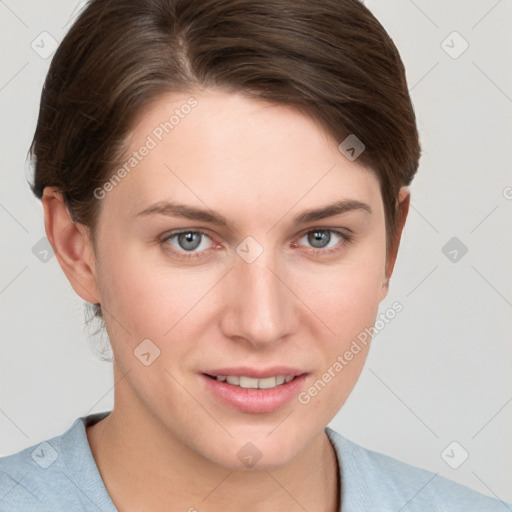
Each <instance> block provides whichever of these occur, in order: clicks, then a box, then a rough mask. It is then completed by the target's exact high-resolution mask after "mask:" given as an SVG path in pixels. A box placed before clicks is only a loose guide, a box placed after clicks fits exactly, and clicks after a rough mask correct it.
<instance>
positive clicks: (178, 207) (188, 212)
mask: <svg viewBox="0 0 512 512" xmlns="http://www.w3.org/2000/svg"><path fill="white" fill-rule="evenodd" d="M354 210H356V211H363V212H366V213H368V214H369V215H372V209H371V208H370V206H369V205H368V204H366V203H363V202H361V201H357V200H355V199H346V200H342V201H337V202H335V203H332V204H329V205H326V206H322V207H321V208H315V209H310V210H306V211H304V212H302V213H301V214H300V215H297V216H296V217H295V218H294V219H293V224H294V225H298V224H305V223H307V222H315V221H319V220H322V219H326V218H328V217H334V216H336V215H341V214H343V213H347V212H350V211H354ZM148 215H166V216H168V217H178V218H182V219H189V220H195V221H200V222H207V223H209V224H214V225H216V226H222V227H228V228H229V227H231V223H230V222H228V221H227V220H226V218H225V217H224V216H223V215H221V214H220V213H218V212H216V211H214V210H210V209H207V210H204V209H201V208H196V207H194V206H188V205H184V204H181V203H177V202H173V201H159V202H158V203H156V204H154V205H151V206H149V207H148V208H146V209H145V210H142V211H141V212H139V213H137V214H136V217H145V216H148Z"/></svg>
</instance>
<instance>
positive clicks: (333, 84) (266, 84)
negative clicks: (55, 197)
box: [30, 0, 420, 317]
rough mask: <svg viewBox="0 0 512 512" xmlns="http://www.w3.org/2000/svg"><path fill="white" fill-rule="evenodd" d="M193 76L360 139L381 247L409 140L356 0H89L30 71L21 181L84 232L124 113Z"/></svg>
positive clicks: (394, 213)
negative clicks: (29, 132)
mask: <svg viewBox="0 0 512 512" xmlns="http://www.w3.org/2000/svg"><path fill="white" fill-rule="evenodd" d="M201 87H214V88H221V89H224V90H226V91H228V92H237V93H241V94H243V95H245V96H247V97H248V98H255V99H262V100H266V101H269V102H273V103H276V104H284V105H289V106H292V107H294V108H296V109H298V110H300V111H301V112H303V113H305V114H306V115H308V116H310V117H311V118H312V119H314V120H316V121H317V122H318V123H319V124H320V125H321V126H322V127H323V128H324V129H325V130H326V132H327V133H328V134H329V135H330V136H331V137H332V138H333V140H334V141H336V142H337V143H338V144H339V143H340V142H341V141H343V140H344V139H345V138H346V137H347V136H349V135H350V134H354V135H355V136H356V137H357V138H358V139H359V140H361V141H362V142H363V144H364V145H365V150H364V152H363V153H362V154H361V155H360V156H359V158H358V162H359V163H361V164H363V165H365V166H367V167H369V168H370V169H371V170H372V171H373V172H374V173H375V174H376V175H377V177H378V179H379V183H380V188H381V193H382V198H383V203H384V210H385V216H386V240H387V248H388V249H389V247H390V246H391V244H392V242H393V240H394V237H395V233H396V231H395V228H396V226H397V222H398V220H399V219H398V215H399V213H400V211H399V209H397V198H398V191H399V188H400V186H401V185H409V184H410V182H411V180H412V179H413V176H414V175H415V173H416V170H417V168H418V162H419V157H420V143H419V137H418V132H417V127H416V119H415V114H414V109H413V106H412V104H411V100H410V97H409V92H408V89H407V82H406V77H405V70H404V66H403V64H402V61H401V59H400V55H399V53H398V50H397V48H396V47H395V45H394V43H393V41H392V40H391V38H390V37H389V35H388V34H387V33H386V31H385V30H384V28H383V27H382V25H381V24H380V23H379V22H378V21H377V20H376V18H375V17H374V16H373V15H372V13H371V12H370V11H369V10H368V9H367V8H366V7H365V6H364V5H363V4H362V2H360V1H358V0H322V2H314V1H311V0H130V1H127V0H91V1H90V2H89V4H87V6H86V8H85V9H84V10H83V12H82V13H81V14H80V16H79V17H78V19H77V21H76V22H75V23H74V25H73V26H72V27H71V29H70V30H69V32H68V33H67V35H66V36H65V37H64V39H63V41H62V43H61V44H60V46H59V48H58V49H57V51H56V53H55V55H54V57H53V60H52V62H51V65H50V69H49V72H48V75H47V77H46V81H45V83H44V88H43V91H42V95H41V104H40V111H39V118H38V122H37V128H36V131H35V135H34V139H33V142H32V145H31V148H30V154H31V156H32V159H33V161H34V165H35V172H34V183H33V185H31V188H32V191H33V192H34V194H35V195H36V196H37V197H38V198H41V197H42V194H43V189H44V188H45V187H47V186H53V187H57V188H59V189H60V190H61V191H62V193H63V196H64V198H65V200H66V204H67V206H68V209H69V211H70V214H71V216H72V218H73V219H74V220H75V221H76V222H80V223H82V224H84V225H86V226H87V227H88V228H89V230H90V234H91V240H92V242H93V243H94V242H95V234H96V227H97V218H98V214H99V210H100V204H101V202H100V201H99V200H98V199H97V198H96V197H95V195H94V193H93V191H94V190H95V189H96V188H97V187H98V186H102V185H103V184H104V183H105V182H106V181H107V180H108V179H109V177H110V176H111V175H112V172H113V170H114V168H115V166H116V165H118V164H119V162H120V156H121V155H122V153H123V151H124V149H125V148H124V142H125V139H126V136H127V135H128V133H129V131H130V130H131V129H133V124H134V122H135V121H136V119H137V116H138V115H139V114H140V113H141V112H142V111H143V110H144V109H145V108H147V107H148V106H149V105H150V103H151V102H153V101H155V100H156V99H158V98H159V97H160V96H161V95H162V94H165V93H169V92H190V91H193V90H195V89H197V88H201ZM95 315H96V316H98V317H102V314H101V306H100V305H99V304H97V305H95Z"/></svg>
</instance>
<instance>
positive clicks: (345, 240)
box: [159, 228, 353, 259]
mask: <svg viewBox="0 0 512 512" xmlns="http://www.w3.org/2000/svg"><path fill="white" fill-rule="evenodd" d="M316 231H324V232H329V233H331V234H332V233H334V234H335V235H339V236H340V238H341V239H342V240H341V241H340V242H338V244H336V246H335V247H334V248H330V249H311V250H310V251H309V252H312V253H313V254H314V255H318V254H321V255H326V254H333V253H335V252H338V251H341V250H342V249H343V248H344V247H346V246H347V245H349V244H350V243H351V242H352V241H353V236H352V235H349V234H348V233H343V232H341V231H336V230H334V229H330V228H313V229H310V230H308V231H306V232H305V233H303V234H302V235H300V236H299V240H300V239H301V238H303V237H304V236H306V235H308V234H309V233H314V232H316ZM182 233H197V234H200V235H202V236H205V237H207V238H210V240H211V237H210V236H209V235H208V234H207V233H205V232H204V231H201V230H198V229H196V230H192V229H183V230H180V231H172V232H171V233H169V234H166V235H164V237H163V238H161V239H160V240H159V243H160V245H161V246H162V248H163V249H164V251H166V252H170V253H172V254H174V255H178V257H179V258H183V259H192V258H200V257H202V256H203V255H204V253H208V252H209V251H211V250H212V249H206V250H204V251H200V252H181V251H177V250H176V249H171V248H170V245H169V243H168V242H169V240H171V239H173V238H175V237H177V236H178V235H180V234H182ZM294 244H295V242H294ZM340 244H341V245H340Z"/></svg>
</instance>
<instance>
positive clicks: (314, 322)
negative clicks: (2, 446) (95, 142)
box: [43, 89, 409, 512]
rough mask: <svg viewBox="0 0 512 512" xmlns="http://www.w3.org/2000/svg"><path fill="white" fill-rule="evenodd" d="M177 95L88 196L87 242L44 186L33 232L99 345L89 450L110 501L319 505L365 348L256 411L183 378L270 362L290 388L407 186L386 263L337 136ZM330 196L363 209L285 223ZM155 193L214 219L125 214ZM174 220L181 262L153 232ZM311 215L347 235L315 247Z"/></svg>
mask: <svg viewBox="0 0 512 512" xmlns="http://www.w3.org/2000/svg"><path fill="white" fill-rule="evenodd" d="M190 96H191V94H170V95H167V96H165V97H162V98H159V99H158V101H157V102H156V103H155V104H154V105H153V106H152V108H150V109H148V110H147V111H145V112H144V115H143V116H141V117H140V118H139V120H138V122H137V123H136V125H135V128H134V129H133V131H132V133H131V135H130V137H129V140H128V144H129V146H128V152H127V153H128V154H131V153H132V152H133V151H135V150H137V149H138V148H140V146H141V145H142V144H144V142H145V141H146V138H147V136H148V135H150V134H151V133H152V131H153V130H154V128H155V127H156V126H158V125H159V123H161V122H162V121H164V120H166V119H169V116H170V115H171V114H172V112H173V111H174V110H175V109H176V108H179V107H180V106H181V105H183V104H184V103H185V102H186V101H187V99H188V98H189V97H190ZM193 96H194V97H195V98H196V99H197V101H198V105H197V106H196V107H195V108H194V109H192V111H191V113H190V114H189V115H188V116H186V117H185V118H184V119H181V120H180V123H179V124H178V125H177V126H175V128H174V129H173V131H172V132H171V133H170V134H168V135H166V136H165V137H164V138H163V140H162V141H161V142H160V143H159V144H158V145H157V147H156V148H154V149H152V150H151V151H150V152H149V154H148V155H147V156H146V157H144V159H143V160H142V161H141V162H140V163H139V164H138V166H137V167H136V168H135V169H134V170H133V171H132V172H130V173H129V174H128V175H127V176H126V177H125V178H124V179H122V181H121V182H120V183H119V184H117V185H116V186H115V187H114V188H113V189H112V190H111V191H110V192H108V193H107V194H106V196H105V197H104V198H103V199H102V200H101V211H100V215H99V221H98V222H99V230H98V239H97V246H96V247H95V248H94V247H93V246H92V244H91V242H90V241H89V238H88V233H87V229H86V228H85V227H84V226H83V225H81V224H74V223H73V222H72V221H71V219H70V216H69V214H68V212H67V210H66V208H65V206H64V203H63V201H62V197H61V195H60V193H59V191H58V190H55V189H52V188H49V187H47V188H46V189H45V191H44V197H43V205H44V211H45V227H46V233H47V236H48V239H49V240H50V242H51V244H52V246H53V249H54V251H55V254H56V257H57V259H58V261H59V263H60V265H61V267H62V269H63V270H64V272H65V274H66V276H67V277H68V279H69V281H70V283H71V285H72V286H73V288H74V290H75V291H76V293H78V295H80V297H82V298H83V299H84V300H86V301H88V302H91V303H96V302H99V303H101V304H102V308H103V314H104V317H105V323H106V328H107V332H108V335H109V338H110V341H111V344H112V348H113V352H114V359H115V361H114V368H113V370H114V381H115V383H116V384H115V391H114V408H113V411H112V413H111V414H110V415H109V416H108V417H107V418H106V419H104V420H103V421H101V422H99V423H97V424H96V425H94V426H92V427H89V428H88V429H87V436H88V440H89V443H90V445H91V449H92V452H93V455H94V458H95V460H96V463H97V465H98V468H99V470H100V473H101V476H102V478H103V480H104V482H105V486H106V488H107V490H108V492H109V494H110V496H111V498H112V501H113V502H114V504H115V505H116V507H117V508H118V509H119V510H137V511H152V512H155V511H156V512H158V511H164V510H165V511H166V512H167V511H169V510H194V509H196V510H208V511H220V510H223V511H225V510H245V511H250V512H256V511H264V510H265V511H268V510H292V511H294V510H301V511H303V510H304V509H306V510H322V511H330V512H332V511H337V510H338V508H339V506H340V504H339V502H338V495H339V492H340V489H339V483H338V482H337V477H338V465H337V461H336V456H335V452H334V450H333V447H332V446H331V444H330V442H329V440H328V438H327V435H326V434H325V432H324V428H325V426H326V425H327V424H328V423H329V421H330V420H331V419H332V418H333V417H334V416H335V414H336V413H337V412H338V410H339V409H340V407H341V406H342V405H343V403H344V402H345V400H346V399H347V397H348V395H349V394H350V392H351V391H352V389H353V387H354V385H355V383H356V381H357V379H358V377H359V375H360V373H361V370H362V367H363V364H364V361H365V359H366V356H367V352H368V347H369V344H368V345H367V346H366V347H363V349H362V350H361V352H360V353H359V354H357V355H356V356H355V357H354V358H353V360H352V361H350V363H349V364H348V365H347V366H346V367H345V368H344V369H343V371H342V372H340V373H339V375H337V376H336V377H335V378H333V379H332V380H331V382H330V383H329V384H328V385H327V386H325V388H324V389H323V390H322V391H321V392H320V393H318V395H317V396H315V397H314V398H312V399H311V401H310V402H309V403H308V404H301V403H300V402H299V401H298V400H296V399H293V400H291V401H290V402H289V403H287V404H286V405H285V406H283V407H282V408H280V409H279V410H277V411H275V412H273V413H260V414H256V413H245V412H241V411H239V410H237V409H234V408H231V407H229V406H227V405H225V404H223V403H221V402H220V401H219V400H218V399H217V398H216V397H215V396H213V395H212V394H211V393H210V392H209V391H208V390H207V389H206V388H205V386H204V383H203V380H202V377H201V376H200V374H201V373H202V372H205V371H207V370H209V369H210V370H211V369H215V368H221V367H233V366H240V365H246V366H250V367H256V368H267V367H270V366H274V365H278V364H282V365H287V366H293V367H298V368H300V369H303V371H305V372H308V373H309V374H308V376H307V378H306V382H305V383H304V386H303V388H302V389H303V390H307V388H309V387H310V386H311V385H312V384H313V383H314V382H315V381H316V380H317V379H319V378H320V377H321V376H322V374H323V373H324V372H326V371H327V369H328V368H329V367H331V366H332V365H333V363H334V362H335V361H336V358H337V357H338V355H340V354H343V353H344V352H345V351H346V350H347V349H348V348H349V347H350V344H351V342H352V340H354V339H355V338H356V337H357V335H358V334H359V333H360V332H362V331H364V329H365V328H367V327H370V326H373V324H374V322H375V319H376V316H377V313H378V307H379V304H380V302H381V301H382V300H383V299H384V297H385V296H386V294H387V291H388V280H389V277H390V276H391V273H392V271H393V267H394V263H395V259H396V252H397V250H398V245H399V241H400V236H401V231H402V228H403V224H404V223H405V219H406V217H407V212H408V206H409V191H408V189H407V188H405V187H404V188H402V189H401V190H400V196H399V198H398V199H399V201H400V205H401V208H402V214H403V222H402V223H401V224H400V226H399V227H398V230H397V237H396V240H395V241H394V244H393V246H392V250H391V251H390V253H389V255H388V258H387V259H386V248H385V242H386V240H385V219H384V207H383V202H382V197H381V193H380V188H379V184H378V181H377V177H376V176H375V174H374V173H373V172H371V171H370V170H368V169H366V168H364V167H362V166H361V165H359V163H358V162H357V160H355V161H353V162H351V161H349V160H348V159H347V158H345V156H343V155H342V154H341V153H340V152H339V150H338V149H337V144H338V143H339V142H340V141H338V142H336V141H334V140H332V139H331V138H330V137H329V136H328V135H327V134H326V133H325V132H324V131H323V130H322V129H321V128H320V127H319V126H318V125H317V124H316V123H315V122H314V121H313V120H311V119H310V118H308V117H306V116H304V115H303V114H301V113H299V112H297V111H296V110H294V109H291V108H289V107H286V106H282V105H270V104H268V103H264V102H261V101H255V100H251V99H247V98H244V97H242V96H240V95H237V94H233V93H230V94H228V93H225V92H222V91H218V90H211V89H210V90H203V91H197V92H195V93H194V94H193ZM340 199H354V200H358V201H361V202H363V203H366V204H367V205H368V206H370V208H371V211H372V213H371V214H369V213H366V212H365V211H363V210H352V211H349V212H346V213H344V214H341V215H338V216H335V217H329V218H325V219H322V220H320V221H316V222H309V223H306V224H301V225H298V226H296V225H293V224H292V219H293V218H294V217H295V216H296V215H298V214H299V213H302V212H303V211H305V210H308V209H311V208H319V207H321V206H324V205H327V204H330V203H332V202H334V201H337V200H340ZM163 200H175V201H179V202H180V203H184V204H187V205H191V206H195V207H198V208H204V209H207V208H210V209H212V210H215V211H218V212H220V213H221V214H222V215H223V216H224V217H225V218H226V219H227V220H228V221H229V222H230V223H231V224H232V225H231V227H229V228H227V227H219V226H216V225H212V224H210V223H207V222H202V221H195V220H187V219H181V218H176V217H167V216H164V215H153V216H141V217H136V214H137V213H138V212H140V211H142V210H143V209H145V208H147V207H148V206H151V205H153V204H155V203H157V202H159V201H163ZM183 228H187V229H190V230H201V231H204V232H205V233H206V234H207V235H208V236H207V237H203V238H202V242H201V245H200V246H199V247H198V248H196V249H194V251H195V254H196V255H197V254H199V257H196V258H192V259H189V260H187V259H186V258H184V257H183V255H186V254H187V250H186V247H187V246H186V245H185V246H183V245H181V246H180V244H179V241H178V239H177V237H175V238H174V239H173V240H171V239H169V240H167V241H165V242H161V243H159V239H160V238H163V236H164V235H168V234H169V233H170V232H171V231H173V230H177V229H183ZM319 228H322V229H324V230H325V229H332V230H335V231H336V230H337V231H339V232H341V233H346V232H347V230H351V232H352V235H353V239H352V241H351V242H350V243H346V242H344V241H343V239H342V238H340V237H339V236H336V235H335V234H334V233H332V232H331V241H330V242H329V243H328V244H327V243H326V244H325V245H328V247H327V248H332V247H337V248H338V249H339V250H338V251H336V252H334V253H330V254H326V253H325V252H322V251H325V250H326V249H325V248H322V246H321V245H317V246H315V245H313V244H314V240H311V238H309V239H308V236H306V235H307V233H308V232H311V231H312V230H313V231H314V230H315V229H316V230H318V229H319ZM328 233H329V232H328ZM248 236H251V237H253V238H254V239H255V240H256V241H257V243H258V244H259V245H260V246H261V247H262V248H263V253H262V254H261V255H260V256H259V257H258V258H257V259H256V260H255V261H253V262H252V263H248V262H247V261H245V260H244V259H243V258H241V257H240V256H239V255H238V254H237V252H236V248H237V246H238V245H239V244H240V243H241V242H242V241H243V240H244V239H245V238H246V237H248ZM166 245H167V247H169V246H170V247H171V250H172V249H174V250H175V251H177V252H176V253H172V252H170V251H165V250H164V247H165V246H166ZM315 249H316V250H317V253H316V254H315ZM144 339H150V340H151V341H152V342H153V343H154V344H155V345H156V346H157V347H158V348H159V350H160V356H159V357H158V358H156V359H155V360H154V362H152V363H151V364H150V365H148V366H145V365H144V364H142V363H141V361H140V360H139V359H138V358H137V357H135V356H134V353H133V352H134V350H135V349H136V348H137V346H138V345H139V344H140V343H141V342H142V340H144ZM247 442H251V443H253V444H254V445H255V446H256V447H257V448H258V450H259V451H260V452H261V459H260V460H259V461H258V463H257V464H256V465H255V466H254V467H253V468H251V469H248V468H246V467H244V466H243V464H242V463H241V462H240V460H239V459H238V457H237V452H238V451H239V450H240V449H241V448H242V447H243V446H244V445H245V444H246V443H247ZM341 485H343V483H342V482H341Z"/></svg>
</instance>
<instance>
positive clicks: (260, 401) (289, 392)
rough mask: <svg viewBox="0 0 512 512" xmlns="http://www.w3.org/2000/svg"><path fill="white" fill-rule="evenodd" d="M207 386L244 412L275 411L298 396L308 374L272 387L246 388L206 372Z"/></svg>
mask: <svg viewBox="0 0 512 512" xmlns="http://www.w3.org/2000/svg"><path fill="white" fill-rule="evenodd" d="M201 377H202V378H203V380H204V382H205V384H206V386H207V388H208V389H209V390H210V391H211V392H212V393H213V394H214V395H215V396H216V397H218V398H220V399H221V400H222V401H223V402H224V403H226V404H227V405H229V406H231V407H234V408H235V409H238V410H239V411H242V412H251V413H265V412H274V411H277V410H278V409H279V408H281V407H283V406H284V405H285V404H287V403H288V402H289V401H290V400H292V399H293V398H294V397H296V396H297V395H298V394H299V392H300V388H301V387H302V385H303V383H304V380H305V379H306V377H307V374H306V373H304V374H302V375H300V376H298V377H295V378H294V379H293V380H292V381H290V382H285V383H284V384H281V385H280V386H276V387H275V388H271V389H259V388H258V389H254V388H253V389H250V388H249V389H246V388H241V387H239V386H232V385H231V384H228V383H227V382H220V381H218V380H217V379H212V378H211V377H208V376H206V375H204V374H202V375H201Z"/></svg>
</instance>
